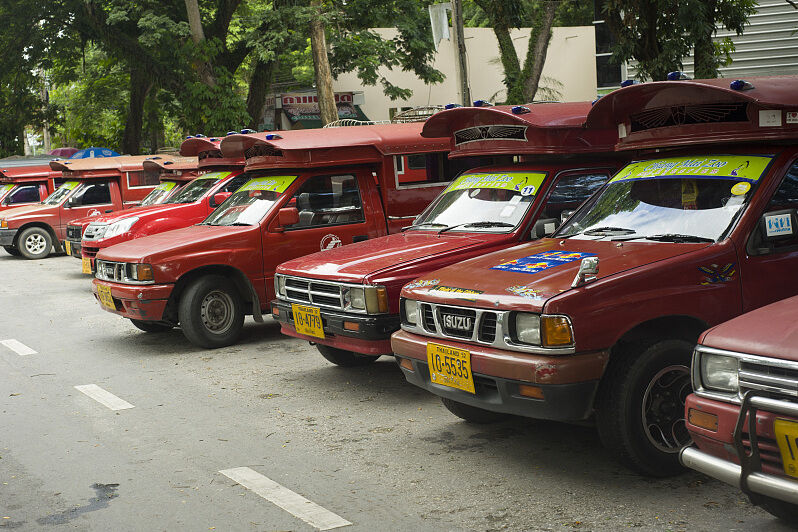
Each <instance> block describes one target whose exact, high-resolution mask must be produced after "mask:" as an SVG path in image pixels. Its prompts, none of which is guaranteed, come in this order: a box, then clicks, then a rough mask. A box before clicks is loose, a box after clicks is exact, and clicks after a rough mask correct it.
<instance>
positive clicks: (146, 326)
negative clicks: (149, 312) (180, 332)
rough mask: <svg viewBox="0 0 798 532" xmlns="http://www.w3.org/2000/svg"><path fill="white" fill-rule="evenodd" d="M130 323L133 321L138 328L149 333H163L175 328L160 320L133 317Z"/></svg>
mask: <svg viewBox="0 0 798 532" xmlns="http://www.w3.org/2000/svg"><path fill="white" fill-rule="evenodd" d="M130 323H132V324H133V325H134V326H135V327H136V328H137V329H141V330H142V331H144V332H148V333H162V332H166V331H171V330H172V329H174V327H172V326H171V325H167V324H166V323H161V322H159V321H141V320H134V319H131V320H130Z"/></svg>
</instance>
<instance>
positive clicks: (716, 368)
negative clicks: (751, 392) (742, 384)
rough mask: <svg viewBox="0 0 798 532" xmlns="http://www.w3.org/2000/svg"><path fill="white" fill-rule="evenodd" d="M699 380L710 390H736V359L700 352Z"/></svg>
mask: <svg viewBox="0 0 798 532" xmlns="http://www.w3.org/2000/svg"><path fill="white" fill-rule="evenodd" d="M701 382H702V383H703V385H704V387H705V388H707V389H710V390H720V391H724V392H737V390H738V389H739V387H738V384H737V359H736V358H734V357H727V356H723V355H712V354H708V353H702V354H701Z"/></svg>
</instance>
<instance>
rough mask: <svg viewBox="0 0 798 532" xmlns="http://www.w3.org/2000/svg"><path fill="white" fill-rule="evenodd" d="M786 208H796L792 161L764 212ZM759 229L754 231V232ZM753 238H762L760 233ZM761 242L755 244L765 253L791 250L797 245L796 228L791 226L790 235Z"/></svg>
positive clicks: (797, 173) (797, 178)
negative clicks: (791, 232)
mask: <svg viewBox="0 0 798 532" xmlns="http://www.w3.org/2000/svg"><path fill="white" fill-rule="evenodd" d="M786 209H798V162H796V163H793V165H792V166H791V167H790V169H789V170H787V173H786V174H785V175H784V179H783V180H782V181H781V185H779V188H778V189H777V190H776V192H775V193H774V194H773V197H772V198H770V202H768V206H767V207H766V208H765V212H772V211H782V210H786ZM763 214H764V213H763ZM759 231H761V229H759ZM759 231H755V234H756V233H758V232H759ZM755 239H758V240H763V238H762V236H761V235H757V236H756V237H755ZM762 244H763V245H761V246H760V245H757V247H761V248H762V250H761V251H762V252H765V253H768V252H770V253H773V252H779V251H791V250H793V249H795V248H796V247H798V228H795V227H794V228H793V234H792V235H791V236H785V237H784V238H780V239H778V240H775V241H773V240H772V241H770V242H762ZM764 248H767V249H764Z"/></svg>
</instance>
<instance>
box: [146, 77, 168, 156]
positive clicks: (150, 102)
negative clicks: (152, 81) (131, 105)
mask: <svg viewBox="0 0 798 532" xmlns="http://www.w3.org/2000/svg"><path fill="white" fill-rule="evenodd" d="M157 97H158V88H157V87H156V88H153V89H151V90H150V94H149V96H148V98H147V102H146V104H145V109H146V113H147V133H148V136H149V139H148V141H149V145H150V152H151V153H156V152H157V151H158V150H159V149H160V148H163V147H164V146H166V132H165V131H164V125H163V114H162V113H161V112H160V109H159V107H158V102H157Z"/></svg>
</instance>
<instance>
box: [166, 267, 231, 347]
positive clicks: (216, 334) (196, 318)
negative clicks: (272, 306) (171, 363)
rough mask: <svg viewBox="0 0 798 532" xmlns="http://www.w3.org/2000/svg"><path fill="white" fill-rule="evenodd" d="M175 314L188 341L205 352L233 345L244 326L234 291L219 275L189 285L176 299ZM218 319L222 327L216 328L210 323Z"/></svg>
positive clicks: (228, 282) (200, 279) (227, 280)
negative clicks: (177, 301) (202, 348)
mask: <svg viewBox="0 0 798 532" xmlns="http://www.w3.org/2000/svg"><path fill="white" fill-rule="evenodd" d="M177 314H178V319H179V320H180V327H181V328H182V329H183V334H184V335H185V337H186V338H188V341H189V342H191V343H192V344H194V345H196V346H199V347H205V348H207V349H216V348H218V347H226V346H228V345H232V344H234V343H236V341H237V340H238V337H239V335H240V334H241V328H242V327H243V325H244V309H243V305H242V302H241V296H240V295H239V293H238V289H236V286H235V284H233V282H232V281H230V279H227V278H226V277H222V276H220V275H206V276H204V277H200V278H199V279H195V280H194V281H192V282H191V284H189V285H188V286H187V287H186V289H185V290H184V291H183V293H182V294H181V296H180V303H179V304H178V312H177ZM203 317H205V318H206V319H205V320H203ZM220 319H221V320H222V323H220V324H218V326H217V325H216V324H214V323H213V322H214V321H219V320H220ZM209 327H216V328H218V330H213V328H209Z"/></svg>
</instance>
